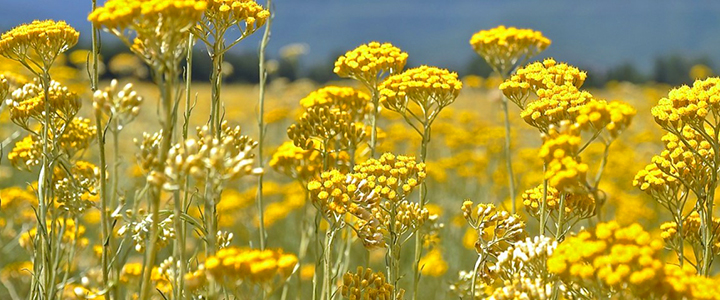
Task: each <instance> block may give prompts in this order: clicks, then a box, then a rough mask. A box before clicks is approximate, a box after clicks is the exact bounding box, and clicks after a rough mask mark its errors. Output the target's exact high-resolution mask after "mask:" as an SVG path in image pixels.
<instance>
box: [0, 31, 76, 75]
mask: <svg viewBox="0 0 720 300" xmlns="http://www.w3.org/2000/svg"><path fill="white" fill-rule="evenodd" d="M79 37H80V34H79V33H78V32H77V30H75V28H72V27H70V25H68V24H67V23H65V22H64V21H59V22H56V21H53V20H45V21H33V22H32V23H30V24H23V25H20V26H17V27H15V28H13V29H11V30H10V31H7V32H5V33H3V34H2V37H0V55H2V56H5V57H7V58H9V59H13V60H17V61H20V62H23V63H25V64H28V63H27V60H28V59H30V60H32V56H34V55H37V56H38V57H39V58H40V62H39V63H40V64H41V65H42V66H43V68H46V69H49V68H50V65H52V63H53V62H54V60H55V58H57V56H58V55H60V54H61V53H63V52H65V51H67V50H68V49H70V48H71V47H72V46H75V44H77V42H78V38H79ZM33 71H34V72H42V70H39V69H36V70H33Z"/></svg>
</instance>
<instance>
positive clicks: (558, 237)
mask: <svg viewBox="0 0 720 300" xmlns="http://www.w3.org/2000/svg"><path fill="white" fill-rule="evenodd" d="M565 195H566V194H565V193H562V195H560V207H559V208H560V209H559V210H558V222H557V229H556V231H555V240H557V241H562V240H563V237H562V236H561V235H562V234H563V225H564V224H563V223H564V222H565V220H564V218H565Z"/></svg>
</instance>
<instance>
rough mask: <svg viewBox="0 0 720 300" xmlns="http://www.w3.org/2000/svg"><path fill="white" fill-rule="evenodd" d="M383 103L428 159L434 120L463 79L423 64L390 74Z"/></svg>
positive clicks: (418, 245)
mask: <svg viewBox="0 0 720 300" xmlns="http://www.w3.org/2000/svg"><path fill="white" fill-rule="evenodd" d="M379 88H380V103H382V105H383V106H384V107H385V108H387V109H389V110H391V111H394V112H396V113H399V114H400V115H402V117H403V118H404V119H405V121H406V122H407V123H408V125H410V126H411V127H412V128H413V129H414V130H415V132H417V133H418V134H419V135H420V137H421V138H422V143H421V145H420V162H422V163H425V161H426V160H427V148H428V145H429V143H430V139H431V131H430V130H431V128H432V124H433V122H434V121H435V119H436V118H437V116H438V114H439V113H440V111H442V110H443V108H445V107H447V106H448V105H450V104H452V103H453V102H454V101H455V99H456V98H457V97H458V95H459V94H460V90H461V89H462V82H460V80H458V77H457V73H454V72H450V71H448V70H445V69H439V68H436V67H429V66H420V67H417V68H412V69H408V70H407V71H405V72H403V73H400V74H397V75H393V76H390V77H388V79H386V80H385V81H384V82H383V83H381V84H380V86H379ZM426 197H427V186H426V185H425V183H424V182H423V183H422V184H421V185H420V198H419V199H420V200H419V204H420V209H423V208H424V207H425V202H426ZM421 254H422V236H421V234H417V235H416V236H415V266H414V269H413V270H414V277H413V279H414V280H413V299H417V297H418V295H417V287H418V284H419V282H420V268H421V266H420V257H421Z"/></svg>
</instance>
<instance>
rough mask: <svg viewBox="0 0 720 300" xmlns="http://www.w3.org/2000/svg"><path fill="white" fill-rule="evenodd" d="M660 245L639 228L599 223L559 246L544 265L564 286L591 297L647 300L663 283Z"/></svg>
mask: <svg viewBox="0 0 720 300" xmlns="http://www.w3.org/2000/svg"><path fill="white" fill-rule="evenodd" d="M661 249H662V243H661V242H660V241H657V240H653V239H652V238H651V237H650V234H649V233H647V232H646V231H644V230H643V228H642V227H641V226H640V225H639V224H633V225H630V226H628V227H620V225H619V224H618V223H617V222H614V221H612V222H609V223H600V224H598V225H597V227H596V229H595V230H594V231H581V232H580V233H579V234H578V235H577V236H572V237H569V238H567V239H566V240H565V241H564V242H563V243H561V244H560V245H559V246H558V247H557V249H556V250H555V252H554V253H553V254H552V256H550V258H549V259H548V262H547V266H548V271H550V272H551V273H553V274H557V275H558V276H559V277H560V279H561V280H562V281H563V282H565V283H566V284H570V283H574V284H577V285H579V286H582V287H583V288H586V289H588V290H589V291H591V292H592V293H594V294H595V295H610V294H614V295H616V296H617V297H620V298H623V297H641V299H647V298H648V297H651V296H652V295H654V293H656V292H658V291H656V290H655V289H654V288H655V287H656V286H657V285H658V284H659V283H660V282H661V281H662V279H663V276H662V275H663V268H664V265H663V263H662V262H661V261H660V260H659V256H660V250H661Z"/></svg>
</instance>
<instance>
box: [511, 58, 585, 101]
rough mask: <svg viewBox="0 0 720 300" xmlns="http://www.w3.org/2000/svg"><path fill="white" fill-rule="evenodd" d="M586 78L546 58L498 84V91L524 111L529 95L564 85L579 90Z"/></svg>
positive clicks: (573, 68) (566, 65) (570, 67)
mask: <svg viewBox="0 0 720 300" xmlns="http://www.w3.org/2000/svg"><path fill="white" fill-rule="evenodd" d="M586 78H587V73H586V72H584V71H581V70H580V69H578V68H576V67H573V66H571V65H568V64H566V63H559V64H558V63H557V62H556V61H555V60H554V59H552V58H547V59H545V60H543V61H542V62H534V63H531V64H529V65H527V66H524V67H522V68H520V69H518V70H517V71H515V73H514V74H513V75H512V76H511V77H510V78H509V79H508V80H506V81H505V82H503V83H502V84H500V90H501V91H502V92H503V94H505V97H507V98H508V99H510V100H511V101H513V102H514V103H515V104H516V105H517V106H519V107H520V108H521V109H524V108H525V105H526V101H527V99H528V98H529V96H530V93H534V94H537V93H538V91H540V90H547V89H552V88H553V87H555V86H565V85H568V86H574V87H575V88H577V89H579V88H580V87H581V86H582V85H583V83H585V79H586Z"/></svg>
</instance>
